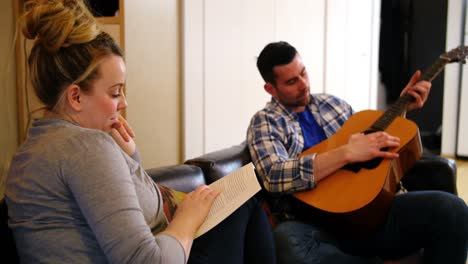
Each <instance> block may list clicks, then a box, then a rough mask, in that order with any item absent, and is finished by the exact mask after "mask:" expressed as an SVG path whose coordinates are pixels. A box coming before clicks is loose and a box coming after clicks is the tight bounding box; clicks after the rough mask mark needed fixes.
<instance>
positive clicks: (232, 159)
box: [184, 142, 252, 184]
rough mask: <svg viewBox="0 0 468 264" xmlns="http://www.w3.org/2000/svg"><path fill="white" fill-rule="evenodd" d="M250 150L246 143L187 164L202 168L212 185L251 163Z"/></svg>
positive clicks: (191, 160) (188, 161)
mask: <svg viewBox="0 0 468 264" xmlns="http://www.w3.org/2000/svg"><path fill="white" fill-rule="evenodd" d="M251 161H252V160H251V158H250V153H249V149H248V147H247V144H246V143H245V142H242V143H241V144H239V145H235V146H232V147H228V148H224V149H221V150H218V151H214V152H210V153H207V154H205V155H202V156H199V157H196V158H193V159H189V160H187V161H185V162H184V163H185V164H190V165H194V166H197V167H200V168H201V169H202V170H203V173H204V174H205V178H206V181H207V183H208V184H209V183H212V182H214V181H216V180H218V179H220V178H222V177H224V176H226V175H227V174H229V173H231V172H233V171H235V170H236V169H239V168H240V167H242V166H244V165H246V164H247V163H249V162H251Z"/></svg>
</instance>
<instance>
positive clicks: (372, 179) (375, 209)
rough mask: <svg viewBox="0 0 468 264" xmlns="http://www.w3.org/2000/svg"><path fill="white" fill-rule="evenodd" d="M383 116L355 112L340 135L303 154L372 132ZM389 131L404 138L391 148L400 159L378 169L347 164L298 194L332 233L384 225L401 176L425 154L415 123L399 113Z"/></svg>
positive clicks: (383, 161)
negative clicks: (376, 122)
mask: <svg viewBox="0 0 468 264" xmlns="http://www.w3.org/2000/svg"><path fill="white" fill-rule="evenodd" d="M382 114H383V112H381V111H374V110H365V111H361V112H358V113H355V114H354V115H352V116H351V117H350V118H349V120H348V121H347V122H346V123H345V124H344V125H343V126H342V127H341V129H340V130H339V131H338V132H337V133H336V134H335V135H333V136H331V137H330V138H328V139H327V140H325V141H323V142H321V143H319V144H317V145H315V146H314V147H312V148H310V149H308V150H306V151H305V152H304V153H302V154H301V156H303V155H308V154H312V153H319V154H320V153H323V152H327V151H329V150H332V149H335V148H337V147H339V146H342V145H345V144H347V143H348V140H349V137H350V136H351V135H352V134H355V133H359V132H364V131H366V130H368V129H369V125H370V124H372V123H374V122H375V121H376V120H377V119H378V118H380V117H381V116H382ZM385 132H387V133H389V134H391V135H393V136H397V137H399V138H400V146H399V147H398V148H394V149H390V150H389V151H391V152H397V153H399V158H398V159H394V160H391V159H380V162H379V160H377V163H376V164H373V165H371V167H372V168H369V165H365V166H364V167H360V166H357V168H356V166H354V168H352V169H348V168H342V169H340V170H338V171H336V172H335V173H334V174H332V175H329V176H328V177H326V178H325V179H323V180H321V181H320V182H319V183H318V185H317V187H316V188H315V189H313V190H310V191H304V192H299V193H295V194H294V197H296V198H297V199H299V200H301V201H302V202H304V203H306V204H308V205H311V206H312V207H314V208H315V209H316V211H317V213H314V216H313V217H312V218H314V217H316V218H317V219H322V221H321V222H324V223H326V225H328V228H329V229H330V230H331V231H337V232H340V233H343V232H345V233H349V234H365V233H369V232H372V231H375V229H376V228H377V227H378V226H380V225H381V224H383V222H384V221H385V219H386V217H387V214H388V210H389V208H390V206H391V203H392V200H393V197H394V195H395V192H396V190H397V187H398V185H399V182H400V179H401V178H402V177H403V175H404V174H405V173H406V172H407V171H408V170H409V169H410V168H411V167H412V166H413V165H414V163H415V162H416V161H417V160H418V159H420V157H421V155H422V146H421V139H420V135H419V129H418V127H417V126H416V124H414V123H413V122H412V121H410V120H407V119H405V118H402V117H397V118H395V119H394V120H393V121H392V123H391V124H390V125H389V126H388V127H387V128H386V129H385ZM355 165H359V164H355ZM320 214H321V215H320Z"/></svg>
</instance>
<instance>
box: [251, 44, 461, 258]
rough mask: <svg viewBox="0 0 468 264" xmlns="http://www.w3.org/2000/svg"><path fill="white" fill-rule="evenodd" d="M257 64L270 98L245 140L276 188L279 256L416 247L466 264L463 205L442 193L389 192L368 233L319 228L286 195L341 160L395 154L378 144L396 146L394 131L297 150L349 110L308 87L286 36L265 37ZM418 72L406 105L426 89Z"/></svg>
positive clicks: (367, 254)
mask: <svg viewBox="0 0 468 264" xmlns="http://www.w3.org/2000/svg"><path fill="white" fill-rule="evenodd" d="M257 67H258V69H259V71H260V74H261V75H262V78H263V79H264V81H265V85H264V89H265V91H267V92H268V93H269V94H270V95H271V96H272V99H271V102H269V103H268V104H267V105H266V106H265V108H264V109H262V110H260V111H259V112H257V113H256V114H255V115H254V116H253V118H252V120H251V124H250V127H249V129H248V133H247V143H248V146H249V150H250V154H251V156H252V160H253V162H254V165H255V167H256V170H257V172H258V175H259V177H260V180H261V182H262V184H263V187H264V189H265V190H266V191H267V192H269V193H271V194H276V195H272V198H271V199H270V200H271V202H270V206H271V210H272V212H273V214H274V215H275V216H276V217H277V218H278V220H279V221H280V222H281V224H280V225H279V226H278V227H277V228H276V229H275V238H276V240H277V241H276V242H277V249H278V250H277V254H278V257H279V263H369V262H370V263H374V262H377V263H378V262H380V261H381V260H380V259H379V258H375V256H378V257H380V258H398V257H402V256H405V255H409V254H411V253H414V252H417V251H418V250H420V249H424V253H423V258H424V259H425V261H427V263H460V264H461V263H463V264H464V263H465V261H466V256H467V238H468V227H467V224H468V209H467V206H466V204H465V202H464V201H463V200H461V199H460V198H458V197H457V196H455V195H452V194H450V193H447V192H442V191H424V192H422V191H421V192H408V193H406V194H402V195H398V196H396V197H395V199H394V200H393V202H392V206H391V209H390V212H389V215H388V218H387V220H386V222H385V224H383V225H382V226H381V227H379V229H378V230H377V231H376V232H375V233H372V234H368V235H362V236H353V237H346V238H345V237H340V236H336V235H331V233H330V232H326V231H324V230H323V229H322V228H321V227H320V228H318V227H317V223H315V221H314V215H313V213H311V211H310V210H308V209H310V208H308V207H307V206H304V205H303V204H302V203H300V202H298V200H296V199H294V198H292V197H291V195H290V194H291V193H295V192H298V191H304V190H313V189H314V188H315V186H316V185H317V184H320V181H321V180H322V179H324V178H325V177H327V176H329V175H330V174H332V173H333V172H335V171H337V170H338V169H340V168H342V167H343V166H345V165H346V164H349V163H355V162H362V161H367V160H371V159H373V158H384V159H394V158H397V157H398V154H397V153H391V152H388V151H385V150H386V149H388V148H393V147H397V146H399V144H400V141H399V138H397V137H394V136H392V135H389V134H387V133H386V132H376V133H371V134H367V135H364V134H362V133H358V134H355V135H352V136H350V138H349V141H348V144H345V145H343V146H340V147H338V148H336V149H333V150H330V151H327V152H324V153H320V154H316V153H314V154H310V155H306V156H301V157H298V155H299V154H301V153H302V152H303V151H304V150H306V149H308V148H310V147H311V146H314V145H315V144H317V143H319V142H321V141H322V140H325V139H327V138H328V137H330V136H331V135H333V134H335V133H336V132H337V131H338V130H339V129H340V127H341V126H342V125H343V124H344V123H345V122H346V120H347V119H348V118H349V117H350V116H351V115H352V114H353V110H352V108H351V106H350V105H348V104H347V103H346V102H345V101H343V100H341V99H339V98H337V97H334V96H331V95H326V94H314V95H312V94H310V85H309V79H308V75H307V70H306V67H305V66H304V63H303V61H302V59H301V56H300V55H299V53H298V52H297V51H296V49H295V48H294V47H293V46H291V45H290V44H288V43H287V42H275V43H270V44H268V45H267V46H266V47H265V48H264V49H263V50H262V52H261V53H260V55H259V57H258V60H257ZM420 75H421V73H420V72H419V71H417V72H416V73H415V74H414V75H413V76H412V78H411V80H410V81H409V83H408V85H407V86H406V87H405V88H404V90H403V91H402V94H406V93H408V94H410V95H411V96H413V97H414V99H415V100H414V101H413V102H412V103H410V104H409V105H408V107H407V110H412V109H417V108H421V107H422V106H423V105H424V103H425V102H426V100H427V97H428V95H429V91H430V87H431V84H430V83H429V82H427V81H418V79H419V77H420ZM273 197H274V198H273ZM358 256H359V257H358Z"/></svg>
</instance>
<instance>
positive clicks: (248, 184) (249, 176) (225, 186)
mask: <svg viewBox="0 0 468 264" xmlns="http://www.w3.org/2000/svg"><path fill="white" fill-rule="evenodd" d="M209 186H210V187H211V188H212V189H214V190H218V191H220V192H221V193H220V194H219V196H218V197H217V198H216V200H215V201H214V203H213V206H212V207H211V209H210V212H209V213H208V216H207V217H206V219H205V222H204V223H203V224H202V225H201V226H200V228H199V229H198V231H197V232H196V234H195V238H197V237H199V236H201V235H203V234H204V233H206V232H207V231H209V230H210V229H211V228H213V227H215V226H216V225H217V224H219V223H220V222H221V221H223V220H224V219H225V218H226V217H228V216H229V215H230V214H232V213H233V212H234V211H235V210H236V209H237V208H239V207H240V206H241V205H242V204H244V203H245V202H246V201H247V200H248V199H250V198H251V197H252V196H254V195H255V194H256V193H257V192H258V191H260V189H261V187H260V184H259V183H258V181H257V177H256V175H255V171H254V166H253V164H252V163H249V164H247V165H245V166H243V167H242V168H239V169H237V170H235V171H233V172H231V173H230V174H228V175H226V176H224V177H223V178H221V179H219V180H217V181H215V182H213V183H212V184H210V185H209ZM158 187H159V189H160V191H161V193H162V196H163V199H164V207H165V208H164V211H165V213H166V216H167V217H168V220H169V221H171V220H172V215H173V213H174V212H175V209H176V208H177V204H178V203H180V202H181V201H182V200H183V198H184V197H185V193H182V192H177V191H175V190H172V189H169V188H167V187H163V186H161V185H158Z"/></svg>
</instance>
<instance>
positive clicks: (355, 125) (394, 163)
mask: <svg viewBox="0 0 468 264" xmlns="http://www.w3.org/2000/svg"><path fill="white" fill-rule="evenodd" d="M467 52H468V47H467V46H465V47H458V48H456V49H453V50H451V51H449V52H446V53H444V54H442V55H440V57H439V58H438V59H437V60H436V61H435V63H434V64H433V65H432V66H431V67H429V69H428V70H427V71H426V72H424V73H423V74H422V75H421V78H420V80H426V81H432V80H433V79H434V78H435V77H436V76H437V75H438V74H439V73H440V72H441V71H442V69H443V68H444V66H445V65H446V64H448V63H452V62H463V63H464V62H465V57H466V55H467ZM412 100H414V98H413V97H412V96H411V95H408V94H406V95H403V96H401V97H400V98H399V99H398V100H397V101H396V102H395V103H394V104H392V105H391V106H390V107H389V108H388V110H386V111H385V112H382V111H374V110H365V111H360V112H357V113H355V114H353V115H352V116H351V117H350V118H349V119H348V121H347V122H345V124H344V125H343V126H342V127H341V128H340V130H338V132H337V133H336V134H335V135H333V136H331V137H330V138H328V139H327V140H325V141H322V142H321V143H319V144H317V145H315V146H313V147H311V148H310V149H308V150H306V151H304V152H303V153H302V154H301V155H300V156H304V155H309V154H312V153H319V154H320V153H323V152H327V151H329V150H332V149H335V148H337V147H339V146H342V145H345V144H347V143H348V140H349V137H350V136H351V135H352V134H355V133H361V132H364V133H366V134H367V133H373V132H378V131H385V132H387V133H389V134H391V135H393V136H397V137H399V138H400V146H399V147H397V148H392V149H388V151H390V152H397V153H398V154H399V158H397V159H381V158H376V159H373V160H370V161H367V162H362V163H354V164H349V165H346V166H345V167H343V168H341V169H339V170H338V171H336V172H335V173H333V174H332V175H329V176H328V177H326V178H324V179H323V180H321V181H320V182H319V183H318V184H317V187H316V188H315V189H313V190H309V191H304V192H298V193H295V194H294V195H293V196H294V197H295V198H297V199H299V200H300V201H302V202H304V203H305V204H308V205H310V206H312V208H311V210H312V212H313V214H312V216H311V218H312V219H315V220H317V221H318V222H319V223H322V224H324V225H325V227H326V228H328V229H329V231H331V232H337V233H340V234H344V235H346V234H349V235H356V234H367V233H370V232H373V231H375V230H376V229H377V228H378V227H379V226H380V225H382V224H383V223H384V222H385V219H386V217H387V214H388V211H389V209H390V206H391V203H392V200H393V198H394V196H395V193H396V191H397V189H398V186H399V184H400V180H401V178H402V177H403V175H404V174H405V173H406V172H407V171H408V170H409V169H410V168H411V167H412V166H413V165H414V163H415V162H416V161H417V160H418V159H420V158H421V155H422V146H421V138H420V135H419V129H418V127H417V125H416V124H415V123H414V122H412V121H410V120H408V119H405V118H403V117H401V115H402V113H403V112H404V111H405V110H406V107H407V106H408V104H409V103H410V102H411V101H412Z"/></svg>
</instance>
